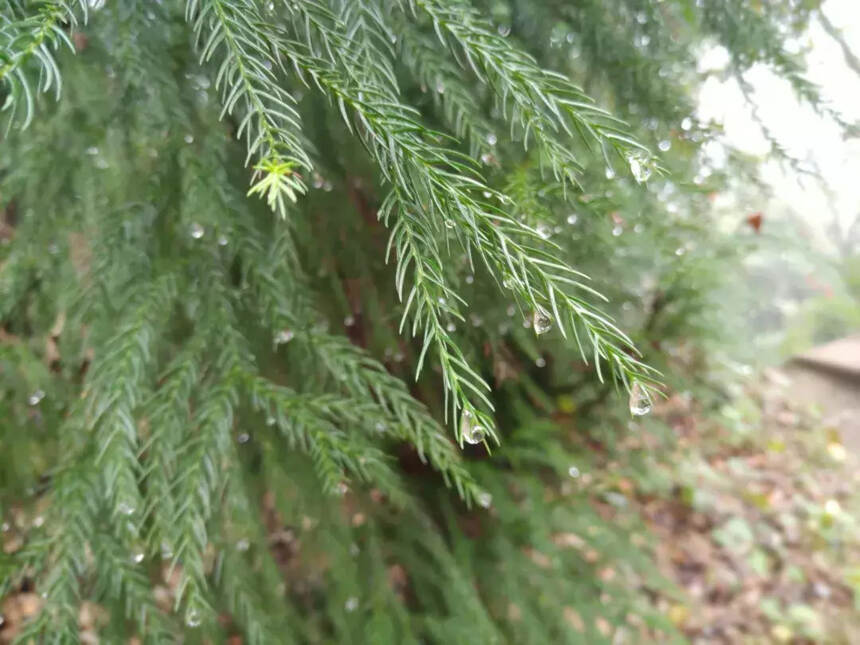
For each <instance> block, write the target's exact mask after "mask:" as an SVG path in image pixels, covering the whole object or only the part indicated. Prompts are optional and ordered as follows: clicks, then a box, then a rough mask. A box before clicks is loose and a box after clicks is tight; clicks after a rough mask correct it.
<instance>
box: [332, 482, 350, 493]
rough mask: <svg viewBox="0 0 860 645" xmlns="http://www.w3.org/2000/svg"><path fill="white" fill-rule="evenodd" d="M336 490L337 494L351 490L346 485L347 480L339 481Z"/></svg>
mask: <svg viewBox="0 0 860 645" xmlns="http://www.w3.org/2000/svg"><path fill="white" fill-rule="evenodd" d="M334 492H335V494H337V495H346V494H347V493H348V492H349V486H347V485H346V482H338V484H337V486H335V487H334Z"/></svg>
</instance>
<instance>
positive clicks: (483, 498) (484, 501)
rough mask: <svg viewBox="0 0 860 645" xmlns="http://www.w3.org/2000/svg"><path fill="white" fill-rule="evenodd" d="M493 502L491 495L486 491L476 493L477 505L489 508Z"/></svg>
mask: <svg viewBox="0 0 860 645" xmlns="http://www.w3.org/2000/svg"><path fill="white" fill-rule="evenodd" d="M492 503H493V496H492V495H490V494H489V493H488V492H486V491H484V492H481V493H478V506H481V507H483V508H490V505H491V504H492Z"/></svg>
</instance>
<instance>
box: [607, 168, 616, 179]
mask: <svg viewBox="0 0 860 645" xmlns="http://www.w3.org/2000/svg"><path fill="white" fill-rule="evenodd" d="M605 174H606V178H607V179H615V171H614V170H612V168H607V169H606V173H605Z"/></svg>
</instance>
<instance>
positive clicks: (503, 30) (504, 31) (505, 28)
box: [496, 25, 511, 38]
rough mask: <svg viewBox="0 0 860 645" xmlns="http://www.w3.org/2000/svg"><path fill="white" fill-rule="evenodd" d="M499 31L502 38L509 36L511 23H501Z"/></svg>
mask: <svg viewBox="0 0 860 645" xmlns="http://www.w3.org/2000/svg"><path fill="white" fill-rule="evenodd" d="M496 31H498V32H499V36H501V37H502V38H507V37H508V36H510V35H511V26H510V25H499V28H498V29H496Z"/></svg>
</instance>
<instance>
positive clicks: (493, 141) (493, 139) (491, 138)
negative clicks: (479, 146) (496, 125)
mask: <svg viewBox="0 0 860 645" xmlns="http://www.w3.org/2000/svg"><path fill="white" fill-rule="evenodd" d="M498 141H499V139H498V138H497V137H496V135H495V133H493V132H490V134H488V135H487V143H488V144H489V145H491V146H494V145H496V143H498Z"/></svg>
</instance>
